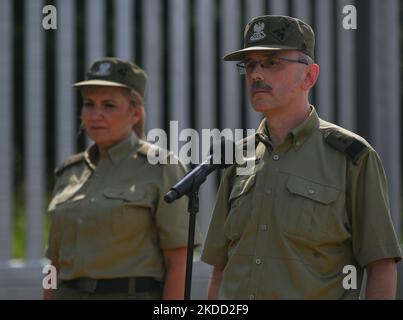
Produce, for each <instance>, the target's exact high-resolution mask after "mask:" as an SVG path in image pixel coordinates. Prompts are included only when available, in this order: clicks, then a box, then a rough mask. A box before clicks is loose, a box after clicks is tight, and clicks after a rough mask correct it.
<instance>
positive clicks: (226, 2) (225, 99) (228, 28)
mask: <svg viewBox="0 0 403 320" xmlns="http://www.w3.org/2000/svg"><path fill="white" fill-rule="evenodd" d="M220 11H221V19H222V23H221V30H222V37H221V39H220V44H221V48H220V56H219V57H218V59H220V61H221V62H220V66H221V74H222V81H221V85H222V98H221V101H222V104H221V106H220V107H221V108H220V110H221V115H222V116H221V119H222V121H221V127H222V128H231V129H235V128H241V114H242V113H241V94H240V92H241V90H243V89H244V88H243V87H242V88H241V86H240V81H239V77H240V75H239V74H238V72H237V69H236V65H235V63H234V62H224V61H223V60H222V58H223V57H224V55H226V54H227V53H230V52H232V51H235V50H239V49H240V48H241V43H242V42H243V41H242V39H240V35H241V34H242V32H241V30H240V28H243V27H242V26H241V25H240V21H239V20H240V19H239V7H237V6H235V5H234V1H233V0H223V1H222V2H221V10H220Z"/></svg>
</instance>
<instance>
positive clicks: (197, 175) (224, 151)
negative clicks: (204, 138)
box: [164, 137, 235, 203]
mask: <svg viewBox="0 0 403 320" xmlns="http://www.w3.org/2000/svg"><path fill="white" fill-rule="evenodd" d="M218 148H219V152H220V153H219V154H217V149H218ZM217 158H218V159H217ZM234 160H235V143H234V141H232V140H227V139H225V138H224V137H221V140H217V141H215V142H214V143H213V144H212V145H211V147H210V151H209V154H208V156H207V159H206V160H204V161H203V162H202V163H201V164H199V165H198V166H197V167H195V168H194V169H193V170H191V171H190V172H188V173H187V174H186V175H185V176H184V177H183V178H182V179H181V180H179V182H178V183H176V184H175V185H174V186H173V187H172V188H171V189H170V190H169V191H168V192H167V193H166V195H165V196H164V200H165V201H166V202H168V203H171V202H173V201H175V200H177V199H179V198H181V197H182V196H184V195H185V194H188V193H189V192H191V191H192V188H193V186H194V185H196V186H197V187H199V186H200V185H201V184H202V183H203V182H204V181H205V180H206V178H207V176H208V175H209V174H210V173H212V172H213V171H215V170H217V169H223V168H226V167H229V166H231V165H232V164H233V163H234ZM217 162H218V163H217Z"/></svg>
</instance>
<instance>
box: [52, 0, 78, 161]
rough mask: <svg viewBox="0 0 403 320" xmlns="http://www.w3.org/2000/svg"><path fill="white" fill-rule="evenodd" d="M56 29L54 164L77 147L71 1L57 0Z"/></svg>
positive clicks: (72, 2)
mask: <svg viewBox="0 0 403 320" xmlns="http://www.w3.org/2000/svg"><path fill="white" fill-rule="evenodd" d="M56 8H57V10H58V29H57V32H56V34H55V35H56V37H55V38H56V39H55V40H56V109H57V112H56V165H60V164H61V163H62V162H63V161H64V160H65V159H66V158H67V157H68V156H69V155H71V154H73V153H74V152H75V150H76V125H75V121H76V114H75V110H76V109H75V107H76V102H75V94H74V89H73V88H72V84H73V83H74V80H75V68H76V58H75V49H76V48H75V30H74V15H75V11H76V7H75V2H74V1H65V0H58V1H57V2H56Z"/></svg>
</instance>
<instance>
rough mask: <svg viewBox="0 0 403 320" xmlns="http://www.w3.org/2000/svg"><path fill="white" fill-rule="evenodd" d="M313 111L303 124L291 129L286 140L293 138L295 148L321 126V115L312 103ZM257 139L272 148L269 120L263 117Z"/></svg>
mask: <svg viewBox="0 0 403 320" xmlns="http://www.w3.org/2000/svg"><path fill="white" fill-rule="evenodd" d="M310 107H311V112H310V114H309V116H308V118H306V119H305V120H304V121H303V122H302V123H301V124H299V125H298V126H297V127H296V128H294V129H293V130H291V132H290V134H289V136H288V137H287V139H286V140H285V142H286V141H287V140H289V139H290V138H291V143H292V145H293V147H294V149H295V150H298V149H299V148H300V147H301V146H302V145H303V144H304V143H305V141H306V140H307V139H308V138H309V137H310V136H311V134H312V133H313V132H314V131H315V130H316V129H317V128H319V116H318V114H317V112H316V110H315V107H314V106H312V105H310ZM256 140H257V141H260V142H262V143H263V144H265V145H266V147H270V148H271V140H270V134H269V131H268V129H267V121H266V119H263V120H262V122H261V123H260V125H259V127H258V129H257V132H256Z"/></svg>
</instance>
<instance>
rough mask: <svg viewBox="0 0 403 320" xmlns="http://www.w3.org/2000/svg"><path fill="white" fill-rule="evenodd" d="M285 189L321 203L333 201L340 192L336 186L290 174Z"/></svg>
mask: <svg viewBox="0 0 403 320" xmlns="http://www.w3.org/2000/svg"><path fill="white" fill-rule="evenodd" d="M287 189H288V190H289V191H290V192H291V193H292V194H296V195H299V196H302V197H305V198H308V199H311V200H314V201H317V202H320V203H323V204H329V203H332V202H333V201H335V200H336V199H337V197H338V195H339V193H340V191H339V190H337V189H336V188H333V187H330V186H325V185H322V184H318V183H315V182H313V181H309V180H306V179H303V178H300V177H296V176H291V177H290V178H289V179H288V182H287Z"/></svg>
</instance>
